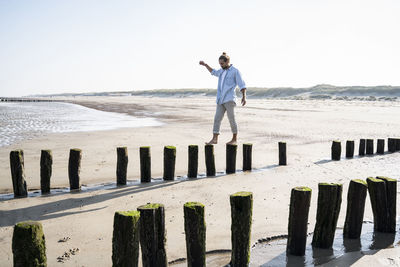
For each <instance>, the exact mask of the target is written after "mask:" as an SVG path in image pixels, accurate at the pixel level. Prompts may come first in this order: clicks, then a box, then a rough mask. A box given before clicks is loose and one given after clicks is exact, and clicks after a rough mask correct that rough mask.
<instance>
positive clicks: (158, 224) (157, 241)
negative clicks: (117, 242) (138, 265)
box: [138, 203, 168, 267]
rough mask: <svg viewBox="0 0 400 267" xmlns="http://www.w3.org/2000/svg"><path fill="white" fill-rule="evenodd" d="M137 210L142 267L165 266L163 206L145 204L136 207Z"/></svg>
mask: <svg viewBox="0 0 400 267" xmlns="http://www.w3.org/2000/svg"><path fill="white" fill-rule="evenodd" d="M138 211H140V219H139V231H140V234H139V236H140V247H141V250H142V265H143V267H155V266H157V267H158V266H160V267H164V266H167V265H168V262H167V253H166V250H165V241H166V240H165V215H164V206H163V205H162V204H156V203H153V204H147V205H143V206H140V207H138Z"/></svg>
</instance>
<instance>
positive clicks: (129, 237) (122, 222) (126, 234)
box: [112, 211, 140, 267]
mask: <svg viewBox="0 0 400 267" xmlns="http://www.w3.org/2000/svg"><path fill="white" fill-rule="evenodd" d="M139 218H140V212H139V211H117V212H115V214H114V231H113V238H112V262H113V266H114V267H116V266H127V267H137V266H139V265H138V262H139Z"/></svg>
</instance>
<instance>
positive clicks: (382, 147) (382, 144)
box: [376, 139, 385, 154]
mask: <svg viewBox="0 0 400 267" xmlns="http://www.w3.org/2000/svg"><path fill="white" fill-rule="evenodd" d="M376 153H377V154H384V153H385V139H378V144H377V147H376Z"/></svg>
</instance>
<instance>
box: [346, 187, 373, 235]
mask: <svg viewBox="0 0 400 267" xmlns="http://www.w3.org/2000/svg"><path fill="white" fill-rule="evenodd" d="M367 188H368V185H367V183H366V182H365V181H363V180H361V179H353V180H351V181H350V185H349V191H348V192H347V211H346V219H345V223H344V229H343V237H344V238H350V239H358V238H360V235H361V230H362V224H363V218H364V208H365V199H366V197H367Z"/></svg>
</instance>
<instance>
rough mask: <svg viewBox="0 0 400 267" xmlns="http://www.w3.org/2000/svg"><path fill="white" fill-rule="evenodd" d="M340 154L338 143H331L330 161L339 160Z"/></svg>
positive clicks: (340, 148)
mask: <svg viewBox="0 0 400 267" xmlns="http://www.w3.org/2000/svg"><path fill="white" fill-rule="evenodd" d="M341 154H342V146H341V144H340V141H337V140H336V141H333V142H332V147H331V157H332V160H340V156H341Z"/></svg>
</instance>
